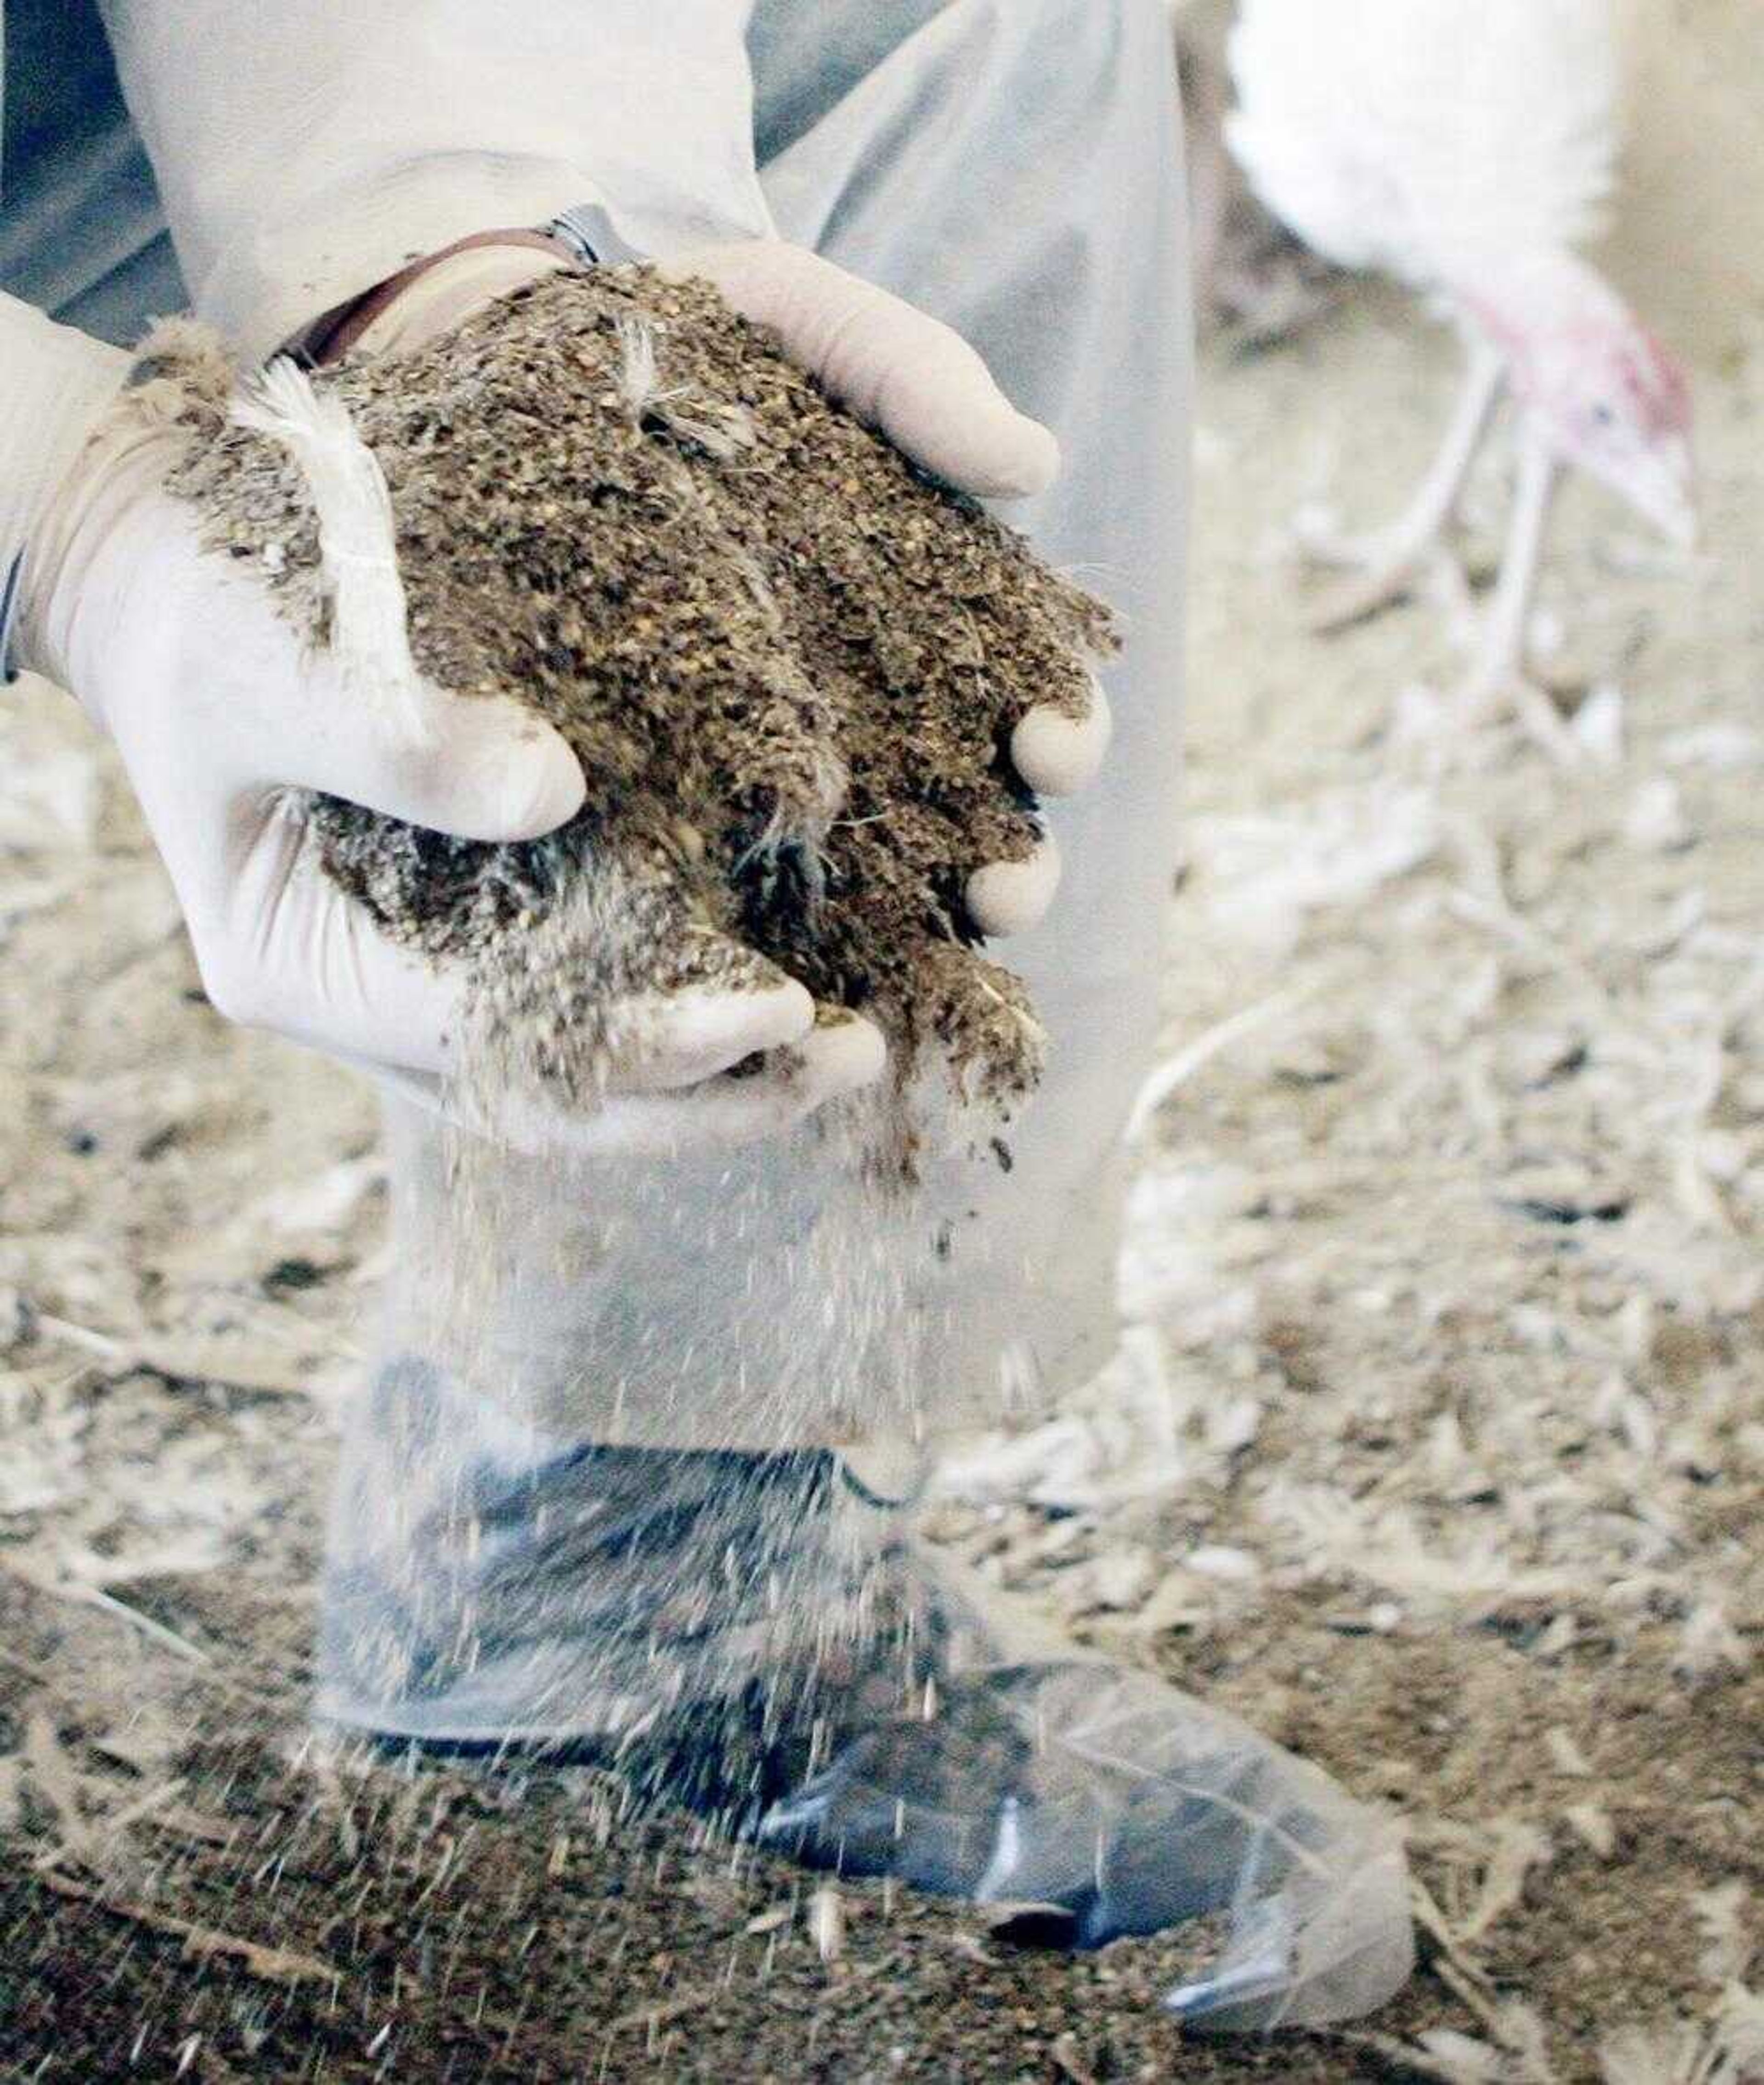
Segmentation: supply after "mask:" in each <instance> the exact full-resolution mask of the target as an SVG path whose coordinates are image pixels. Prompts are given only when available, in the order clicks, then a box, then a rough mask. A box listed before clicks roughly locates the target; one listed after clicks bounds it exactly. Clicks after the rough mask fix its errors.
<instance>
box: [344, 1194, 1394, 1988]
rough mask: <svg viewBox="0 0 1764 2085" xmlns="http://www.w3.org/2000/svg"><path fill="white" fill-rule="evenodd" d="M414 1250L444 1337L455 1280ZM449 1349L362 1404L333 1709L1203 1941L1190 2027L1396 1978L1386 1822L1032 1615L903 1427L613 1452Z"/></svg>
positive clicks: (385, 1732)
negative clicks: (945, 1539) (903, 1435)
mask: <svg viewBox="0 0 1764 2085" xmlns="http://www.w3.org/2000/svg"><path fill="white" fill-rule="evenodd" d="M467 1199H468V1200H469V1199H470V1198H467ZM426 1206H427V1208H429V1210H430V1211H431V1213H432V1210H433V1208H434V1207H435V1206H436V1204H434V1202H433V1201H432V1200H430V1201H427V1204H426ZM450 1206H452V1207H453V1208H455V1209H456V1211H457V1210H458V1209H459V1208H461V1207H462V1206H464V1204H463V1203H462V1202H461V1200H458V1199H457V1198H456V1200H454V1201H453V1203H452V1204H451V1205H450ZM532 1207H533V1204H531V1203H530V1202H529V1213H530V1212H531V1209H532ZM405 1266H406V1271H407V1272H408V1273H409V1275H410V1276H413V1277H414V1279H410V1280H406V1281H405V1282H403V1283H402V1284H400V1285H399V1292H400V1293H401V1294H402V1296H403V1298H404V1300H405V1302H406V1309H405V1310H404V1311H403V1312H402V1313H401V1314H400V1315H401V1317H402V1321H403V1323H404V1324H405V1325H406V1327H408V1325H409V1324H410V1323H412V1322H416V1323H422V1324H423V1325H424V1326H426V1327H427V1328H428V1331H429V1333H430V1335H431V1346H430V1352H435V1351H436V1348H435V1346H434V1344H432V1341H433V1339H434V1336H435V1331H436V1324H437V1322H438V1317H437V1310H436V1304H437V1301H438V1299H440V1297H444V1296H445V1295H446V1294H447V1293H448V1290H449V1287H450V1284H449V1282H448V1279H447V1270H446V1268H445V1266H444V1263H443V1260H442V1259H438V1258H437V1256H436V1255H435V1254H434V1253H433V1252H432V1251H431V1252H430V1253H428V1254H427V1255H423V1256H422V1257H421V1258H419V1259H409V1260H406V1262H405ZM397 1330H398V1323H397V1320H395V1323H394V1327H393V1335H394V1340H395V1341H396V1338H397ZM509 1337H510V1331H509V1327H508V1323H506V1322H504V1323H503V1325H502V1327H501V1330H500V1331H499V1336H498V1337H497V1339H496V1340H495V1341H494V1342H493V1343H492V1345H493V1348H494V1351H495V1352H496V1353H497V1354H498V1355H499V1357H500V1359H501V1362H502V1363H503V1364H504V1365H505V1364H506V1363H507V1361H508V1340H509ZM463 1344H465V1346H466V1347H467V1348H476V1349H477V1350H478V1352H480V1353H481V1352H482V1348H478V1347H477V1343H476V1342H475V1341H470V1342H465V1343H463ZM802 1344H803V1345H804V1346H805V1348H809V1349H814V1350H816V1351H819V1352H822V1355H823V1357H830V1356H831V1352H832V1349H833V1347H834V1346H835V1345H836V1344H838V1343H837V1342H836V1341H835V1342H831V1343H827V1344H823V1342H822V1340H821V1339H819V1338H818V1337H815V1336H811V1335H810V1334H807V1333H805V1335H804V1336H803V1340H802ZM533 1352H534V1353H536V1354H537V1353H543V1352H555V1346H554V1344H552V1343H550V1342H549V1341H547V1340H535V1343H534V1348H533ZM452 1358H453V1364H454V1365H448V1364H446V1363H444V1362H443V1361H440V1360H436V1359H431V1358H427V1357H425V1356H424V1355H423V1354H421V1353H419V1352H412V1351H410V1350H409V1349H408V1348H397V1347H396V1345H395V1348H394V1350H393V1352H392V1355H391V1357H390V1358H389V1359H388V1360H387V1361H385V1363H384V1364H383V1365H381V1367H380V1369H379V1371H378V1374H377V1375H376V1378H375V1380H374V1381H373V1382H372V1385H371V1386H369V1387H368V1389H367V1390H365V1391H363V1394H362V1395H361V1397H360V1399H359V1401H358V1403H357V1405H356V1407H355V1411H354V1412H353V1415H352V1417H351V1430H350V1434H349V1437H348V1440H347V1442H346V1450H345V1455H344V1462H343V1470H342V1480H341V1483H340V1485H339V1489H338V1497H337V1503H336V1510H335V1514H334V1527H333V1538H332V1544H331V1551H330V1557H329V1573H328V1581H327V1586H326V1595H325V1619H324V1633H323V1643H322V1654H321V1692H320V1701H319V1707H320V1709H321V1713H322V1714H323V1716H324V1717H325V1718H326V1719H327V1720H328V1721H329V1722H331V1723H333V1724H334V1725H336V1726H342V1728H344V1729H346V1730H351V1731H354V1732H363V1733H368V1734H371V1735H374V1736H376V1737H377V1738H379V1739H383V1740H385V1741H389V1742H391V1743H394V1744H397V1743H406V1742H408V1743H414V1744H418V1745H421V1746H425V1747H434V1748H437V1749H441V1750H445V1751H465V1752H484V1753H489V1754H497V1753H500V1752H505V1751H507V1750H508V1749H509V1748H511V1747H515V1748H520V1749H524V1750H529V1749H530V1750H534V1751H538V1752H543V1753H548V1754H552V1755H559V1756H566V1757H572V1758H577V1759H589V1760H593V1761H595V1762H597V1763H599V1764H606V1765H609V1766H611V1767H614V1768H615V1769H617V1770H618V1771H619V1772H620V1773H622V1774H623V1775H624V1776H625V1777H626V1778H627V1781H629V1782H630V1783H631V1784H632V1785H633V1786H634V1787H635V1789H636V1790H638V1791H639V1792H640V1794H644V1795H646V1796H648V1797H652V1798H654V1799H655V1800H657V1801H658V1802H662V1803H677V1804H683V1805H685V1806H687V1807H690V1808H691V1809H692V1810H694V1811H697V1812H699V1814H701V1815H709V1816H711V1817H712V1818H714V1819H715V1820H717V1821H718V1822H719V1823H720V1824H721V1825H722V1826H723V1827H725V1828H726V1829H728V1830H729V1832H732V1833H733V1834H736V1835H738V1836H740V1837H745V1838H748V1839H750V1840H753V1841H758V1842H759V1843H760V1844H762V1845H766V1846H768V1847H770V1848H772V1849H776V1851H778V1852H780V1853H782V1854H787V1855H788V1856H791V1857H793V1858H796V1859H798V1860H800V1861H802V1862H805V1863H806V1864H808V1865H810V1866H817V1867H822V1868H829V1869H834V1870H836V1871H839V1872H841V1873H844V1874H846V1875H868V1876H880V1875H886V1876H892V1877H895V1878H897V1879H899V1880H901V1881H903V1882H905V1883H909V1884H911V1885H913V1886H915V1887H917V1888H923V1889H926V1890H930V1891H934V1892H942V1893H946V1894H950V1895H954V1896H962V1897H966V1898H969V1899H972V1900H978V1901H980V1902H989V1903H995V1904H997V1903H1009V1904H1012V1905H1018V1904H1032V1905H1038V1906H1044V1907H1048V1913H1049V1915H1050V1916H1052V1917H1054V1918H1055V1920H1056V1923H1057V1926H1058V1930H1059V1935H1060V1937H1061V1938H1065V1939H1066V1940H1068V1941H1069V1943H1070V1944H1072V1945H1074V1946H1078V1947H1096V1946H1100V1945H1102V1944H1103V1943H1107V1942H1108V1941H1111V1940H1113V1939H1116V1938H1120V1937H1123V1936H1125V1935H1131V1934H1147V1933H1151V1932H1154V1931H1157V1930H1160V1929H1163V1928H1164V1927H1167V1926H1172V1925H1175V1924H1178V1923H1180V1922H1187V1921H1192V1920H1203V1921H1207V1922H1209V1926H1208V1927H1207V1929H1206V1930H1207V1931H1208V1932H1209V1934H1214V1933H1216V1934H1217V1936H1218V1947H1217V1954H1216V1959H1215V1961H1214V1967H1213V1968H1212V1969H1211V1971H1210V1972H1209V1973H1208V1974H1207V1975H1205V1977H1199V1978H1197V1979H1196V1980H1195V1981H1193V1982H1192V1984H1191V1985H1189V1986H1188V1988H1186V1989H1183V1990H1181V1991H1176V1992H1172V1993H1171V1994H1170V1998H1169V2002H1170V2003H1171V2005H1172V2006H1173V2007H1175V2008H1176V2009H1177V2010H1179V2011H1181V2012H1182V2013H1183V2014H1184V2016H1185V2017H1188V2018H1189V2019H1192V2021H1193V2022H1194V2023H1196V2025H1197V2026H1201V2025H1205V2026H1207V2027H1209V2028H1221V2029H1222V2028H1270V2027H1275V2026H1279V2025H1285V2024H1292V2025H1298V2024H1314V2023H1320V2022H1323V2021H1326V2020H1330V2019H1341V2018H1344V2017H1347V2016H1350V2015H1354V2014H1357V2013H1359V2012H1362V2011H1366V2010H1367V2009H1368V2008H1369V2007H1370V2006H1373V2005H1375V2004H1376V2003H1377V2002H1379V2001H1380V2000H1382V1999H1383V1998H1384V1997H1386V1996H1387V1995H1388V1994H1389V1993H1390V1992H1391V1991H1392V1990H1393V1989H1395V1988H1396V1986H1397V1985H1399V1984H1400V1983H1401V1981H1402V1980H1403V1978H1404V1977H1405V1975H1406V1973H1407V1971H1408V1968H1409V1960H1410V1954H1409V1947H1410V1943H1409V1924H1408V1918H1407V1910H1406V1896H1405V1873H1404V1865H1403V1858H1402V1852H1401V1842H1400V1839H1399V1837H1398V1834H1397V1832H1396V1827H1395V1825H1394V1824H1393V1823H1392V1822H1391V1821H1389V1820H1387V1819H1385V1818H1384V1817H1383V1816H1381V1815H1378V1814H1376V1813H1375V1812H1374V1811H1371V1810H1369V1809H1367V1808H1366V1807H1362V1805H1360V1804H1358V1803H1355V1802H1354V1801H1352V1800H1350V1798H1348V1797H1347V1796H1346V1795H1345V1794H1343V1793H1342V1792H1341V1790H1339V1789H1338V1788H1337V1787H1336V1786H1335V1785H1334V1784H1333V1782H1331V1781H1329V1780H1328V1778H1327V1777H1325V1776H1324V1775H1323V1774H1322V1773H1319V1772H1318V1771H1317V1770H1316V1769H1314V1768H1312V1767H1311V1766H1309V1765H1307V1764H1305V1763H1304V1762H1303V1761H1301V1760H1298V1759H1296V1758H1294V1757H1293V1756H1290V1755H1289V1754H1287V1753H1286V1752H1282V1751H1281V1750H1280V1749H1279V1748H1278V1747H1276V1746H1274V1745H1272V1744H1270V1743H1268V1742H1266V1741H1265V1739H1262V1738H1260V1737H1259V1736H1258V1735H1256V1733H1255V1732H1254V1731H1253V1730H1250V1729H1249V1728H1248V1727H1247V1726H1245V1725H1243V1723H1241V1722H1239V1721H1237V1720H1236V1719H1235V1718H1233V1717H1231V1716H1229V1715H1226V1714H1223V1713H1220V1712H1218V1711H1216V1710H1214V1709H1209V1708H1208V1707H1206V1706H1205V1705H1204V1704H1202V1703H1201V1702H1199V1701H1196V1700H1194V1699H1192V1697H1191V1696H1188V1695H1185V1694H1184V1693H1182V1692H1179V1691H1177V1690H1176V1689H1175V1688H1171V1687H1168V1686H1167V1685H1165V1684H1162V1683H1161V1682H1159V1681H1158V1680H1156V1679H1153V1678H1152V1677H1150V1675H1146V1674H1142V1673H1139V1672H1135V1671H1126V1670H1123V1669H1120V1668H1118V1667H1114V1666H1112V1665H1109V1664H1107V1663H1105V1662H1101V1661H1099V1660H1098V1659H1096V1658H1094V1657H1092V1656H1090V1654H1087V1653H1086V1652H1085V1651H1083V1650H1081V1649H1079V1648H1078V1647H1077V1646H1075V1645H1072V1644H1070V1643H1069V1642H1067V1641H1065V1640H1064V1639H1063V1638H1062V1637H1061V1636H1060V1635H1059V1634H1058V1633H1056V1632H1055V1631H1053V1630H1052V1629H1049V1628H1048V1627H1047V1626H1046V1625H1044V1624H1041V1623H1040V1622H1039V1621H1038V1620H1031V1619H1027V1618H1025V1617H1024V1616H1021V1615H1019V1614H1018V1613H1015V1612H1012V1611H1011V1609H1010V1607H1009V1605H1008V1604H1007V1603H1005V1602H1004V1601H1002V1600H1001V1597H1000V1596H999V1595H996V1594H994V1593H993V1592H992V1591H990V1590H988V1589H987V1588H985V1587H984V1586H982V1585H981V1584H980V1582H978V1581H976V1579H974V1578H972V1577H971V1574H969V1573H967V1572H966V1571H965V1570H963V1569H961V1568H960V1567H959V1566H957V1565H954V1563H953V1562H952V1561H951V1560H950V1559H949V1558H948V1557H947V1556H945V1555H943V1554H942V1552H939V1551H937V1549H936V1548H933V1546H932V1545H930V1544H928V1543H927V1542H926V1541H925V1540H924V1539H922V1537H921V1536H920V1534H919V1532H918V1531H917V1528H916V1512H915V1510H914V1507H913V1505H912V1502H911V1500H910V1498H908V1497H903V1496H902V1494H901V1490H900V1488H899V1487H900V1484H901V1480H902V1476H903V1474H904V1473H909V1472H910V1471H911V1469H912V1467H913V1466H914V1465H915V1464H916V1463H921V1462H922V1458H920V1457H919V1456H918V1455H916V1454H915V1452H914V1450H913V1449H912V1446H911V1445H910V1444H909V1443H908V1442H895V1443H894V1444H893V1449H892V1452H888V1447H889V1444H886V1443H883V1444H880V1446H873V1447H871V1448H869V1449H867V1450H864V1451H861V1452H860V1451H856V1450H853V1451H852V1454H842V1453H840V1452H839V1451H838V1450H835V1448H833V1447H831V1446H830V1447H816V1446H801V1447H796V1448H793V1449H790V1450H779V1451H771V1452H766V1451H761V1450H754V1449H751V1448H718V1447H712V1446H703V1447H693V1448H686V1449H680V1448H662V1447H656V1446H633V1445H629V1444H619V1445H613V1446H608V1445H604V1444H599V1443H594V1442H589V1441H584V1440H580V1439H576V1438H572V1437H571V1436H570V1435H569V1434H568V1433H567V1432H566V1433H559V1431H558V1430H556V1422H557V1420H558V1418H559V1415H560V1413H561V1412H563V1410H565V1409H566V1408H567V1404H568V1401H569V1393H568V1389H567V1384H564V1383H562V1382H557V1383H554V1384H553V1385H552V1386H551V1388H550V1391H549V1392H548V1393H547V1394H546V1395H535V1394H534V1393H535V1391H536V1386H537V1385H538V1382H540V1380H541V1378H542V1375H543V1374H544V1371H542V1370H541V1369H538V1368H537V1367H535V1368H534V1369H533V1372H532V1373H531V1374H529V1375H527V1376H526V1377H525V1378H519V1379H520V1380H521V1381H522V1382H524V1383H525V1390H526V1392H527V1395H525V1397H524V1398H522V1399H514V1398H512V1396H510V1395H507V1394H503V1395H499V1394H498V1387H499V1386H498V1384H497V1382H495V1381H494V1380H492V1381H490V1382H486V1381H485V1379H484V1378H482V1376H479V1377H478V1380H477V1383H476V1385H475V1386H474V1385H473V1384H472V1383H470V1382H468V1380H467V1378H465V1376H463V1375H461V1374H460V1373H458V1372H457V1363H458V1361H459V1359H460V1356H459V1354H458V1353H457V1352H456V1353H455V1354H454V1355H453V1357H452ZM827 1365H828V1366H829V1367H830V1368H833V1367H835V1363H834V1362H833V1361H831V1358H829V1359H828V1361H827ZM514 1380H516V1378H514V1377H509V1378H504V1385H503V1387H504V1391H506V1388H507V1386H508V1383H509V1382H512V1381H514ZM593 1405H594V1400H593V1399H589V1407H590V1408H591V1409H592V1408H593ZM519 1406H525V1409H521V1408H517V1407H519ZM535 1411H540V1412H542V1416H543V1420H544V1423H543V1424H542V1425H541V1424H536V1423H535V1422H534V1418H533V1412H535ZM882 1478H886V1480H887V1482H886V1492H885V1491H884V1489H882V1488H878V1483H879V1480H881V1479H882ZM907 1481H908V1487H909V1488H910V1485H911V1482H912V1480H911V1476H910V1474H908V1477H907Z"/></svg>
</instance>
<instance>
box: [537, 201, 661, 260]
mask: <svg viewBox="0 0 1764 2085" xmlns="http://www.w3.org/2000/svg"><path fill="white" fill-rule="evenodd" d="M544 230H545V232H546V236H547V237H548V238H551V239H555V240H559V242H560V243H561V244H563V245H565V246H567V247H568V248H569V249H570V251H571V253H573V254H574V255H575V256H576V260H577V261H578V262H579V263H580V265H581V266H583V267H584V268H619V267H623V266H624V265H627V263H628V262H631V261H647V260H648V258H649V256H648V254H647V253H639V252H638V250H637V248H635V246H633V245H632V244H631V242H630V241H629V240H627V239H626V238H624V237H623V236H621V234H620V232H619V230H618V226H617V225H615V224H614V223H613V220H612V217H611V214H610V212H609V211H608V210H606V206H604V204H601V203H597V202H582V203H577V204H576V206H575V208H574V209H572V210H560V211H559V213H558V214H557V215H556V216H555V217H554V218H553V219H552V220H551V222H550V223H549V224H548V225H546V227H544Z"/></svg>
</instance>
